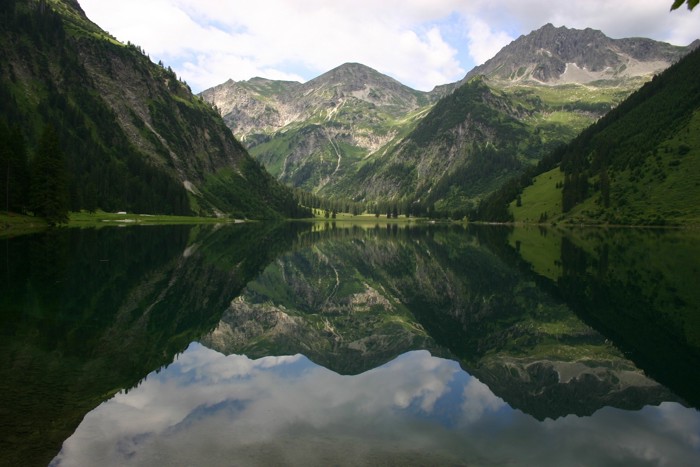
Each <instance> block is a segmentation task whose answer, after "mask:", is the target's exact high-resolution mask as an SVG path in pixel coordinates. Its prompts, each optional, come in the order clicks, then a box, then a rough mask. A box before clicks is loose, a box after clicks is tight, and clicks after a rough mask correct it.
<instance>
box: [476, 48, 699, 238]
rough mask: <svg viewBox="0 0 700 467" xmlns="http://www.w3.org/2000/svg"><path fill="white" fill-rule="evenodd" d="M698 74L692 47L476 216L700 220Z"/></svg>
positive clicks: (622, 221)
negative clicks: (687, 53)
mask: <svg viewBox="0 0 700 467" xmlns="http://www.w3.org/2000/svg"><path fill="white" fill-rule="evenodd" d="M699 75H700V50H695V51H694V52H692V53H691V54H689V55H688V56H686V57H685V58H684V59H682V60H681V61H679V62H678V63H677V64H676V65H674V66H672V67H670V68H669V69H667V70H666V71H665V72H663V73H662V74H660V75H658V76H657V77H655V78H654V79H653V80H652V81H651V82H649V83H647V84H646V85H645V86H644V87H642V88H641V89H640V90H639V91H637V92H635V93H634V94H633V95H631V96H630V97H629V98H628V99H627V100H625V101H624V102H623V103H622V104H620V105H619V106H618V107H616V108H615V109H614V110H613V111H611V112H609V113H608V114H607V115H605V117H603V118H601V119H600V120H599V121H598V122H596V123H595V124H593V125H591V126H590V127H589V128H587V129H586V130H585V131H584V132H582V133H581V134H580V135H579V136H578V137H576V138H575V139H574V140H573V141H572V142H571V143H570V144H568V145H567V146H565V147H563V148H561V149H560V150H558V151H556V152H554V153H552V154H551V156H550V157H549V158H547V159H546V161H545V163H543V164H541V165H540V167H539V168H538V169H537V170H532V171H530V172H529V173H528V174H526V175H525V176H524V177H522V178H521V179H520V180H516V181H513V182H512V183H510V184H509V185H508V186H506V187H505V188H504V189H503V190H501V191H500V192H498V193H497V194H496V195H495V196H494V197H492V198H491V199H490V200H488V201H487V202H486V203H484V204H483V205H482V209H481V210H480V213H479V218H482V219H489V220H516V221H530V222H537V221H558V220H569V221H572V222H585V223H610V224H655V225H663V224H667V223H697V222H700V81H698V76H699ZM516 198H517V199H516ZM509 203H510V205H509Z"/></svg>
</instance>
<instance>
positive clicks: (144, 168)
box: [0, 1, 191, 222]
mask: <svg viewBox="0 0 700 467" xmlns="http://www.w3.org/2000/svg"><path fill="white" fill-rule="evenodd" d="M2 5H3V6H2V9H1V10H0V17H1V20H0V34H1V36H2V42H3V47H2V48H1V49H0V101H2V102H3V108H2V118H0V135H1V139H0V157H2V159H1V164H2V167H1V168H0V171H1V173H2V180H1V181H0V187H2V195H3V196H2V198H3V200H4V201H5V202H4V203H3V204H4V207H5V208H6V209H8V210H11V211H16V212H34V213H35V214H37V215H42V216H43V215H46V216H47V217H49V220H50V221H51V222H55V221H62V220H65V218H66V217H65V216H66V213H67V211H68V210H72V211H77V210H80V209H86V210H88V211H94V210H96V209H97V208H101V209H104V210H105V211H115V210H125V211H126V210H128V211H133V212H148V213H158V214H191V210H190V208H189V202H188V197H187V192H186V191H185V189H184V187H183V186H182V184H181V183H179V182H178V181H177V180H176V179H174V178H173V177H172V176H169V175H167V174H166V173H164V172H163V171H161V170H158V169H157V168H156V167H154V166H153V165H151V164H148V163H147V162H146V161H145V160H144V157H143V155H142V154H140V153H139V152H138V151H137V150H136V149H135V148H133V147H132V146H131V144H130V143H129V140H128V138H127V136H126V135H125V134H124V133H123V131H122V130H121V127H120V126H119V124H118V123H117V121H116V118H115V116H114V114H113V112H112V111H111V110H110V109H109V108H108V107H107V106H106V105H105V104H104V103H103V102H102V100H101V99H100V97H99V96H98V95H96V94H95V93H94V92H91V91H90V90H89V88H86V87H85V86H84V82H85V80H86V79H89V76H88V73H87V71H86V70H85V69H84V67H83V66H82V65H81V64H80V61H79V58H78V56H77V52H76V51H75V50H74V48H72V47H70V46H69V45H68V44H67V42H68V41H69V38H68V37H67V33H66V31H65V28H64V25H63V21H62V18H61V16H60V15H59V14H58V13H56V12H55V11H54V10H52V9H51V8H49V7H48V6H46V5H45V4H43V3H38V4H36V3H33V2H19V1H8V2H3V3H2ZM9 51H15V52H16V53H17V54H18V55H22V56H25V57H27V60H28V61H29V60H30V59H31V60H32V61H31V62H29V63H27V65H28V67H31V69H32V71H33V72H34V73H33V78H34V79H33V80H32V81H33V82H31V83H27V82H26V81H25V80H26V78H25V77H22V76H17V75H16V73H15V67H13V66H12V60H11V59H10V56H9ZM56 57H58V64H59V67H58V69H57V67H56V63H55V60H56ZM56 74H57V75H58V76H56ZM40 77H41V78H40ZM56 79H58V80H59V81H60V82H61V83H62V88H61V89H59V88H58V87H57V86H56V85H55V84H54V82H55V80H56ZM27 85H29V86H31V88H32V90H33V91H35V92H36V94H35V95H30V96H27V95H26V94H24V93H23V92H22V91H23V90H24V87H25V86H27ZM46 135H50V136H46ZM46 137H50V138H51V144H52V145H53V147H52V148H51V150H52V151H54V154H46V152H45V151H46V150H47V149H48V148H47V147H46V145H45V144H44V145H43V147H42V142H45V139H46ZM42 151H44V153H42ZM47 158H53V159H54V160H53V161H52V164H49V163H47V161H46V159H47ZM57 176H58V177H59V178H60V179H59V180H56V181H52V180H51V179H53V178H54V177H57ZM47 184H54V185H55V186H54V187H49V186H47ZM47 190H49V191H52V190H53V193H51V194H52V195H53V201H52V202H54V203H58V205H57V206H53V207H51V206H46V203H48V202H49V200H48V199H49V196H38V195H37V193H40V192H44V193H45V194H46V195H48V194H49V192H48V191H47ZM30 192H31V193H33V194H34V195H32V196H28V195H29V194H30ZM40 199H44V201H43V202H41V201H40ZM36 203H40V204H39V205H37V204H36ZM55 210H58V211H60V212H61V213H60V214H58V216H54V215H53V214H52V215H49V211H55Z"/></svg>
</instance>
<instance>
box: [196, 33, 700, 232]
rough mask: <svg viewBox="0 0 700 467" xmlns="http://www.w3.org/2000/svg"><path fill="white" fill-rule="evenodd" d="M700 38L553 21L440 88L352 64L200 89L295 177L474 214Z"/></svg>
mask: <svg viewBox="0 0 700 467" xmlns="http://www.w3.org/2000/svg"><path fill="white" fill-rule="evenodd" d="M696 45H697V43H696V44H691V45H690V46H688V47H677V46H671V45H669V44H665V43H659V42H655V41H652V40H648V39H637V38H635V39H610V38H608V37H606V36H605V35H604V34H603V33H601V32H600V31H596V30H592V29H585V30H577V29H568V28H565V27H560V28H556V27H554V26H552V25H551V24H548V25H545V26H543V27H542V28H540V29H538V30H536V31H533V32H531V33H530V34H528V35H525V36H521V37H520V38H518V39H516V40H515V41H513V42H512V43H511V44H509V45H508V46H506V47H504V48H503V49H502V50H501V51H500V52H499V53H498V54H497V55H496V56H494V57H493V58H492V59H490V60H488V61H487V62H486V63H484V64H483V65H481V66H479V67H476V68H475V69H474V70H472V71H470V72H469V73H468V74H467V75H466V76H465V78H464V79H463V80H462V81H460V82H457V83H453V84H447V85H441V86H437V87H436V88H435V89H433V90H432V91H430V92H421V91H415V90H412V89H410V88H407V87H405V86H403V85H401V84H400V83H398V82H396V81H395V80H393V79H392V78H389V77H388V76H385V75H382V74H381V73H379V72H377V71H376V70H373V69H371V68H369V67H366V66H363V65H360V64H356V63H348V64H344V65H341V66H339V67H337V68H335V69H333V70H331V71H329V72H327V73H325V74H323V75H321V76H319V77H317V78H315V79H312V80H310V81H309V82H307V83H304V84H302V83H298V82H285V81H272V80H266V79H263V78H253V79H251V80H249V81H241V82H235V81H232V80H229V81H227V82H226V83H223V84H221V85H219V86H216V87H214V88H211V89H208V90H205V91H203V92H202V93H201V96H202V97H203V98H204V99H205V100H207V101H209V102H211V103H212V104H213V105H214V106H215V107H216V108H217V109H218V110H219V111H220V112H221V114H222V116H223V118H224V120H225V121H226V123H227V125H228V126H229V127H230V128H231V129H232V131H233V132H234V134H235V135H236V136H237V137H238V138H240V139H241V141H242V142H243V144H244V145H245V146H246V147H247V148H248V150H249V151H250V153H251V155H252V156H253V157H254V158H256V159H257V160H258V161H260V162H261V163H262V164H263V165H264V166H265V167H266V169H267V170H269V171H270V173H271V174H272V175H273V176H274V177H276V178H277V179H278V180H280V181H281V182H282V183H285V184H287V185H289V186H292V187H295V188H300V189H303V190H306V191H310V192H312V193H314V194H316V195H318V196H321V197H324V198H328V199H338V200H352V201H354V202H357V203H360V204H361V205H362V206H363V207H364V209H365V210H366V211H367V212H374V211H375V210H377V207H376V206H377V205H378V204H382V205H383V204H389V205H391V204H394V205H400V206H404V211H406V212H403V213H402V214H416V213H417V214H418V215H425V214H428V215H431V216H437V217H450V218H452V219H461V218H462V217H464V216H468V215H473V213H474V212H475V211H476V209H477V207H478V205H479V203H480V202H481V201H482V200H484V199H485V198H486V197H488V196H489V195H490V194H492V193H493V192H495V191H496V190H497V189H498V188H500V187H501V186H503V185H504V184H505V183H506V182H507V181H508V180H509V179H511V178H512V177H514V176H515V175H516V174H518V173H520V172H521V171H522V170H524V169H526V168H528V167H530V166H532V165H534V164H536V163H537V162H538V161H540V160H541V159H543V158H544V157H545V156H547V155H549V154H550V153H551V152H552V151H553V150H554V148H556V147H558V146H559V145H562V144H564V143H567V142H569V141H571V140H572V139H573V138H574V137H575V136H577V135H578V134H579V133H580V132H581V131H582V130H584V129H585V128H586V127H587V126H588V125H590V124H591V123H593V122H595V121H596V120H597V119H599V118H600V117H602V116H603V115H605V114H606V113H607V112H608V111H610V110H611V109H613V108H614V107H615V106H617V105H618V104H620V103H621V102H622V101H623V100H624V99H626V98H627V97H628V96H629V95H630V94H631V93H632V92H634V91H635V90H637V89H638V88H639V87H641V86H642V85H643V84H644V83H645V82H647V81H648V80H650V79H651V78H652V77H653V76H654V74H655V73H658V72H660V71H662V70H663V69H665V68H667V67H668V66H669V65H671V64H672V63H674V62H676V61H677V60H679V59H680V58H681V57H682V56H684V55H685V54H686V53H688V51H690V50H692V49H693V48H694V47H695V46H696ZM407 206H408V207H407ZM379 211H384V209H381V208H379Z"/></svg>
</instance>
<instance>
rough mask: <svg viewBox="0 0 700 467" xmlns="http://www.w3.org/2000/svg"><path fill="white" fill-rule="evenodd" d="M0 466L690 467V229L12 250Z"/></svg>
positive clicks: (362, 235)
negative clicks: (369, 466) (372, 466)
mask: <svg viewBox="0 0 700 467" xmlns="http://www.w3.org/2000/svg"><path fill="white" fill-rule="evenodd" d="M0 275H1V276H2V282H1V283H0V320H1V321H0V322H1V324H0V329H1V330H2V339H1V340H0V355H1V356H2V357H1V358H2V361H1V362H0V363H1V365H0V413H1V414H2V418H1V420H2V423H1V425H0V450H1V451H0V452H2V456H0V464H2V465H8V466H9V465H12V466H17V465H52V466H92V465H100V466H124V465H134V466H136V465H139V466H153V465H167V466H174V465H183V466H184V465H197V466H207V465H236V466H248V465H305V466H306V465H478V466H482V465H483V466H490V465H499V466H500V465H508V466H521V465H522V466H532V465H538V466H548V465H551V466H563V465H595V466H607V465H614V466H618V465H619V466H621V465H625V466H629V465H659V466H662V465H669V466H686V465H687V466H695V465H700V412H699V411H698V407H700V389H699V388H700V370H699V369H700V287H698V284H700V281H699V279H700V233H699V232H696V231H685V230H651V229H649V230H637V229H593V228H589V229H584V228H580V229H569V230H561V229H554V228H547V229H545V228H537V227H534V228H506V227H496V226H469V227H468V228H467V227H462V226H440V225H415V224H409V225H406V224H388V225H387V224H385V223H384V224H382V223H379V224H376V225H375V224H372V223H367V224H356V225H353V224H349V223H343V222H338V223H337V224H323V223H316V224H304V223H289V224H284V223H282V224H267V223H255V224H246V225H223V226H205V225H198V226H187V225H179V226H141V227H135V226H130V227H122V228H119V227H107V228H102V229H58V230H54V231H49V232H46V233H42V234H38V235H27V236H20V237H15V238H10V239H2V240H0Z"/></svg>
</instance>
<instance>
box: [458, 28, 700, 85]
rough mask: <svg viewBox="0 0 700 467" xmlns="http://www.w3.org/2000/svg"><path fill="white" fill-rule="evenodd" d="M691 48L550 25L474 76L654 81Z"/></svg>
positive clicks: (548, 81)
mask: <svg viewBox="0 0 700 467" xmlns="http://www.w3.org/2000/svg"><path fill="white" fill-rule="evenodd" d="M691 48H692V45H691V46H688V47H678V46H673V45H670V44H667V43H664V42H658V41H654V40H652V39H645V38H629V39H611V38H609V37H607V36H606V35H605V34H603V33H602V32H601V31H598V30H595V29H590V28H586V29H583V30H579V29H568V28H566V27H559V28H556V27H554V26H552V25H551V24H547V25H545V26H543V27H542V28H540V29H538V30H536V31H533V32H531V33H530V34H528V35H526V36H521V37H519V38H518V39H516V40H514V41H513V42H511V43H510V44H508V45H507V46H505V47H504V48H503V49H502V50H501V51H500V52H498V54H496V56H494V57H493V58H492V59H490V60H488V61H487V62H486V63H484V64H483V65H481V66H478V67H476V68H474V69H473V70H472V71H470V72H469V73H468V74H467V76H466V77H465V81H466V80H469V79H471V78H472V77H475V76H480V75H483V76H486V77H487V78H489V79H492V80H497V81H504V82H510V83H518V82H535V83H544V84H562V83H579V84H585V83H590V82H593V81H598V80H615V79H623V78H632V77H640V76H650V75H653V74H655V73H657V72H659V71H661V70H664V69H665V68H667V67H668V66H669V65H671V64H672V63H674V62H676V61H677V60H678V59H680V58H681V57H683V56H684V55H685V54H687V53H688V52H689V51H690V50H691Z"/></svg>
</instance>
